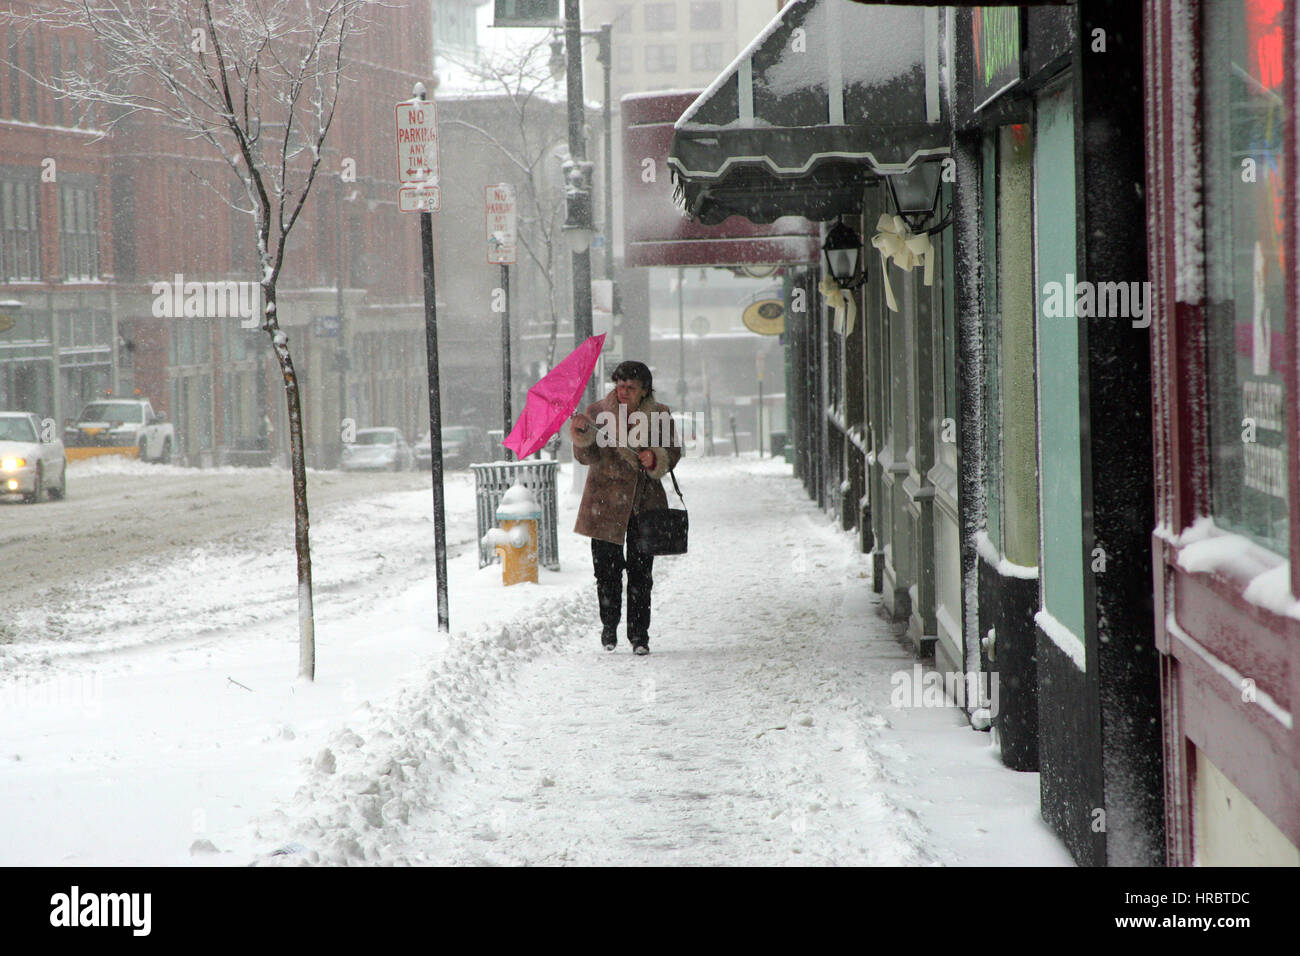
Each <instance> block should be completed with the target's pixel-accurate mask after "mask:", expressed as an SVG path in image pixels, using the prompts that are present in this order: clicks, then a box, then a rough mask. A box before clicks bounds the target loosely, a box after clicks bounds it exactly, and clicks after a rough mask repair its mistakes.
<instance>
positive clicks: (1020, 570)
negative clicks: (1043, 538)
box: [975, 529, 1038, 581]
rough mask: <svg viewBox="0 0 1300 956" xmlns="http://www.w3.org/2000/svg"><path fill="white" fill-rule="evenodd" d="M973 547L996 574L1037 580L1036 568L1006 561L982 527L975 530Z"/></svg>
mask: <svg viewBox="0 0 1300 956" xmlns="http://www.w3.org/2000/svg"><path fill="white" fill-rule="evenodd" d="M975 549H976V550H977V551H979V555H980V557H981V558H983V559H984V560H985V561H987V562H988V563H989V564H990V565H992V566H993V568H994V569H995V570H996V571H997V572H998V574H1000V575H1002V576H1003V577H1004V578H1021V579H1022V580H1025V581H1036V580H1038V568H1031V567H1028V566H1026V565H1023V564H1015V563H1013V562H1011V561H1008V560H1007V559H1006V558H1004V557H1003V556H1002V554H1001V552H999V551H998V549H997V547H996V546H995V545H994V544H993V541H992V539H991V538H989V535H988V532H987V531H984V530H983V529H981V530H979V531H977V532H975Z"/></svg>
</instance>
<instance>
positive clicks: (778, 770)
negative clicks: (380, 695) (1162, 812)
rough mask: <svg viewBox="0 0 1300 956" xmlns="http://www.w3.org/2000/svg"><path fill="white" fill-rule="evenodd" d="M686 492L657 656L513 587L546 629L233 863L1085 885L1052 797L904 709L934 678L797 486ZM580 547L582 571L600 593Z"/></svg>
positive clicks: (500, 645) (341, 750)
mask: <svg viewBox="0 0 1300 956" xmlns="http://www.w3.org/2000/svg"><path fill="white" fill-rule="evenodd" d="M680 470H681V472H682V474H681V476H680V477H681V479H682V481H683V485H684V491H685V493H686V496H687V501H688V502H689V504H690V508H691V525H692V527H691V552H690V554H688V555H685V556H681V557H672V558H658V559H656V563H655V572H654V574H655V589H654V621H653V624H652V626H651V654H650V656H649V657H647V658H635V657H633V656H632V655H631V654H630V649H629V646H628V644H627V643H626V641H625V640H624V641H623V642H622V643H621V644H620V647H619V648H618V650H617V651H616V652H615V653H613V654H610V653H607V652H605V651H603V650H602V649H600V646H599V641H598V634H599V621H598V617H597V613H596V601H595V593H594V584H593V583H592V580H591V578H590V577H586V579H585V581H582V582H581V583H578V584H570V586H569V587H567V588H564V589H560V590H559V591H558V592H557V590H556V589H554V588H550V589H548V588H541V587H536V588H534V587H533V586H525V587H523V588H512V589H510V591H513V592H522V593H525V594H527V592H528V591H530V590H531V591H534V592H535V593H534V594H529V595H528V597H529V599H530V604H529V605H528V607H527V609H526V610H524V611H522V612H520V611H519V610H518V604H517V602H515V601H511V602H510V603H511V604H513V605H515V608H516V611H515V613H513V614H511V613H509V612H506V610H505V608H498V609H496V610H498V611H502V612H504V613H499V614H492V615H490V618H491V619H490V620H484V621H483V622H481V623H479V624H478V625H477V626H475V627H472V628H470V629H469V630H468V631H465V632H458V633H454V634H453V635H452V636H451V638H450V639H449V640H448V642H447V643H446V648H445V652H444V653H443V654H442V655H441V656H440V657H439V658H438V660H437V661H436V662H434V663H433V664H432V666H430V667H428V669H427V673H425V674H424V675H423V676H422V677H420V678H419V679H417V680H414V681H412V682H410V683H409V684H407V685H406V686H405V687H404V688H403V689H402V690H401V692H400V693H398V694H397V695H396V696H395V697H393V698H392V699H390V700H388V701H384V702H378V701H376V702H372V703H370V704H369V705H367V706H365V707H363V708H360V709H358V711H356V712H354V713H353V715H352V716H351V717H350V718H349V719H348V721H347V723H346V725H345V726H342V727H340V728H339V729H337V730H336V731H335V732H334V733H333V734H332V735H330V737H329V738H328V741H327V743H326V745H325V746H324V747H321V748H320V749H319V750H318V751H317V752H316V753H315V755H314V756H313V757H312V758H311V760H310V766H305V767H304V773H305V779H304V780H303V782H302V784H301V786H300V787H299V789H298V792H297V794H296V796H295V797H294V798H293V799H292V801H289V802H288V803H287V804H286V805H283V806H281V807H280V808H278V809H276V810H274V811H273V812H271V813H269V814H267V815H265V816H263V817H262V818H261V819H260V820H258V821H256V823H255V824H254V827H255V828H254V830H253V832H252V834H251V839H249V840H248V841H244V840H237V841H236V842H237V843H239V844H241V845H243V844H245V842H247V844H249V845H253V846H257V845H260V846H261V855H260V856H259V857H258V862H259V863H263V864H267V863H271V864H305V865H310V864H317V863H335V864H398V865H406V864H415V865H420V864H471V865H477V864H494V865H501V864H505V865H515V864H543V865H545V864H577V865H588V864H615V865H640V864H654V865H663V864H669V865H673V864H691V865H695V864H702V865H718V864H727V865H731V864H755V865H770V864H800V865H808V864H886V865H935V864H958V865H960V864H985V865H987V864H995V865H996V864H1026V865H1029V864H1032V865H1069V864H1070V862H1071V861H1070V859H1069V856H1068V854H1067V853H1066V851H1065V850H1064V848H1063V847H1062V845H1061V844H1060V843H1059V842H1058V841H1057V840H1056V838H1055V837H1054V836H1053V834H1052V833H1051V832H1050V830H1049V829H1048V828H1047V827H1046V825H1045V824H1043V823H1042V821H1041V820H1040V818H1039V814H1038V777H1037V775H1036V774H1017V773H1014V772H1012V771H1009V770H1006V769H1005V768H1003V767H1002V766H1001V764H1000V763H999V762H998V760H997V756H996V751H995V750H994V749H993V747H991V746H990V737H989V735H988V734H984V733H979V732H976V731H974V730H972V729H970V727H969V726H968V724H967V723H966V721H965V719H964V715H962V714H961V712H960V711H958V710H957V709H956V708H953V707H948V706H938V707H935V706H929V707H926V706H919V705H920V703H921V701H919V700H918V701H917V704H918V706H916V707H907V708H895V707H892V706H891V705H890V692H891V688H892V687H893V686H894V681H896V679H897V675H899V674H900V673H906V674H909V675H910V673H911V671H912V668H913V664H914V661H913V659H912V657H911V656H910V654H908V653H907V651H906V650H905V649H904V648H903V647H902V646H901V645H900V644H899V643H898V642H897V641H896V640H895V639H894V638H893V637H892V636H891V635H890V632H889V628H888V627H887V625H886V624H885V622H884V621H883V619H882V618H881V617H880V616H879V614H878V598H877V597H876V596H875V595H873V594H872V593H871V590H870V583H869V582H870V565H869V559H868V558H867V556H864V555H861V554H859V553H857V552H856V551H855V550H854V549H853V547H852V541H851V539H850V538H849V536H847V535H845V534H844V533H842V532H840V531H839V530H837V529H836V528H835V527H834V525H833V524H832V522H831V521H829V520H828V518H827V517H826V516H825V515H824V514H823V513H821V512H819V511H818V510H817V509H816V508H815V507H814V506H813V505H812V504H811V503H810V502H809V501H808V500H807V498H806V497H805V496H804V494H803V492H802V489H801V488H800V487H799V485H798V484H797V483H796V482H794V481H793V480H791V478H790V470H789V467H788V466H786V465H784V463H782V462H780V461H779V460H769V461H757V460H755V459H741V460H739V461H736V460H693V461H688V462H687V463H685V466H684V467H683V468H681V469H680ZM570 504H571V503H570ZM584 545H585V541H584V540H583V539H578V538H575V537H574V536H572V535H569V536H567V537H566V538H565V539H564V545H563V548H564V551H563V553H564V555H565V560H566V563H567V564H568V565H569V566H570V567H572V566H573V565H574V564H585V568H586V574H587V575H590V558H589V551H588V552H587V553H586V554H585V555H584V553H583V547H584ZM489 570H490V569H489ZM515 596H517V595H515ZM453 600H455V592H453ZM417 608H418V610H416V609H417ZM412 610H415V611H416V616H417V617H418V618H422V619H423V620H425V621H427V620H429V619H430V618H431V617H432V597H431V596H424V597H422V598H421V599H420V600H418V601H416V604H415V607H413V608H412Z"/></svg>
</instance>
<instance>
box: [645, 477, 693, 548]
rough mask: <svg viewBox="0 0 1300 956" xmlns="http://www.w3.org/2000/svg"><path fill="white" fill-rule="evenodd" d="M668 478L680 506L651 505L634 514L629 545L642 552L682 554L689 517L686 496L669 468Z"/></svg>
mask: <svg viewBox="0 0 1300 956" xmlns="http://www.w3.org/2000/svg"><path fill="white" fill-rule="evenodd" d="M668 477H669V478H671V479H672V480H673V490H674V491H676V492H677V498H678V500H679V501H681V503H682V507H681V508H652V509H650V510H649V511H642V512H641V513H640V514H638V515H637V516H636V538H635V539H634V540H633V542H632V547H634V548H636V549H637V550H638V551H640V552H641V553H642V554H654V555H661V554H685V553H686V532H687V530H688V528H689V524H690V523H689V520H688V519H687V517H686V499H685V498H683V497H682V489H681V487H680V486H679V485H678V484H677V476H676V475H674V474H673V473H672V470H671V469H670V470H669V472H668Z"/></svg>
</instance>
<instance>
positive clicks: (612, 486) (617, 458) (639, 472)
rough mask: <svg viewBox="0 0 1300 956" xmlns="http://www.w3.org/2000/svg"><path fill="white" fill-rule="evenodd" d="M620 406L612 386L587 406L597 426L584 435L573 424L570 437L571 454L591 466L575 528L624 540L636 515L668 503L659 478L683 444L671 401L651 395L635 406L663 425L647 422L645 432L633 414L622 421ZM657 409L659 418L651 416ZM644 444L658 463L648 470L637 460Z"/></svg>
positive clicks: (615, 540) (679, 454)
mask: <svg viewBox="0 0 1300 956" xmlns="http://www.w3.org/2000/svg"><path fill="white" fill-rule="evenodd" d="M618 409H619V404H618V396H617V394H616V393H615V392H614V390H613V389H611V390H610V392H609V394H608V395H606V396H605V397H604V398H602V399H601V400H600V401H598V402H595V403H594V404H592V405H591V406H590V407H589V408H588V409H587V417H588V418H590V419H591V420H592V423H593V424H594V425H595V427H594V428H589V429H588V430H587V431H586V433H585V434H581V433H579V432H577V431H576V430H575V429H574V427H573V425H572V424H570V426H569V438H570V439H571V440H572V441H573V457H574V458H576V459H577V460H578V461H579V462H581V463H582V464H584V465H587V466H589V470H588V471H587V484H586V485H585V486H584V487H583V489H582V504H581V505H580V506H579V507H578V520H577V523H576V524H575V525H574V529H573V530H574V531H575V532H577V533H578V534H581V535H586V536H587V537H588V538H597V539H599V540H601V541H609V542H612V543H613V544H618V545H621V544H622V543H623V538H624V536H625V535H626V534H627V522H628V518H629V517H630V516H631V515H632V514H639V513H640V512H642V511H647V510H650V509H653V508H666V507H668V496H667V495H666V494H665V493H664V487H663V483H662V482H661V480H660V479H662V478H663V477H664V476H665V475H666V474H668V472H669V471H670V470H671V469H672V468H673V467H674V466H675V465H676V464H677V462H678V461H679V460H680V459H681V457H682V448H681V443H680V442H679V441H678V439H677V428H676V425H675V424H674V423H673V422H672V419H671V418H670V417H669V412H668V406H667V405H660V404H659V403H658V402H655V401H654V400H653V399H652V398H650V397H649V396H647V397H646V398H643V399H642V400H641V404H640V405H639V406H637V411H639V412H642V413H644V415H645V416H646V419H645V420H646V421H648V422H652V423H655V424H658V425H659V426H660V427H659V428H658V429H655V428H650V427H646V428H645V429H644V434H641V433H640V432H639V430H638V428H637V418H636V417H634V416H633V415H631V414H629V415H627V416H626V417H625V418H623V419H622V421H621V423H620V416H619V414H618ZM602 413H604V414H603V415H602ZM655 413H658V414H657V415H656V417H654V418H651V416H652V415H655ZM602 426H603V427H602ZM656 431H657V432H658V433H657V434H656ZM598 433H599V434H598ZM656 439H657V441H655V440H656ZM646 448H648V449H649V450H650V451H652V452H654V455H655V466H654V468H652V469H649V470H648V471H646V470H643V469H642V467H641V463H640V461H638V460H637V452H638V451H641V450H642V449H646Z"/></svg>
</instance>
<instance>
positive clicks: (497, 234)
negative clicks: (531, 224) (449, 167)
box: [483, 183, 518, 461]
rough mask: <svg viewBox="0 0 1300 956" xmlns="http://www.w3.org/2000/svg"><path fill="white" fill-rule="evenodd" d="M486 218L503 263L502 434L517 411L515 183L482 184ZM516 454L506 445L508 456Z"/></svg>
mask: <svg viewBox="0 0 1300 956" xmlns="http://www.w3.org/2000/svg"><path fill="white" fill-rule="evenodd" d="M483 208H484V212H485V214H486V219H487V261H488V264H489V265H491V264H493V263H495V264H497V265H499V266H500V267H501V296H502V300H503V301H502V302H501V416H502V421H503V422H504V423H505V424H504V425H503V430H502V432H501V434H502V435H509V434H510V428H511V425H512V420H513V419H514V412H513V410H512V408H511V401H510V389H511V382H510V267H511V266H512V265H514V264H515V262H517V261H518V255H517V248H516V246H517V242H518V239H517V236H516V232H517V216H516V213H515V187H514V186H512V185H510V184H509V183H497V184H496V185H495V186H484V187H483ZM511 457H513V456H512V454H511V452H510V450H509V449H506V460H507V461H509V460H510V458H511Z"/></svg>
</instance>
